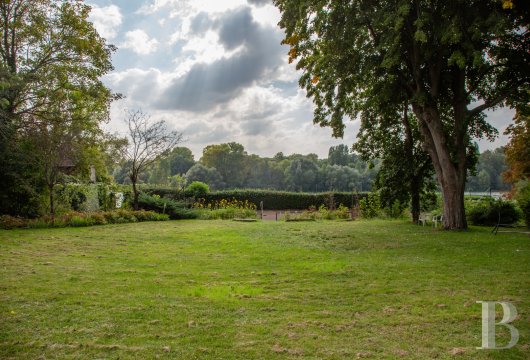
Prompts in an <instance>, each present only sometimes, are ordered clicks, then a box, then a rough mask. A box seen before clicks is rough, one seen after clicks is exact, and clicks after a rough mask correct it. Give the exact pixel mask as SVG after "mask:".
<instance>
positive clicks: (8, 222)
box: [0, 215, 27, 230]
mask: <svg viewBox="0 0 530 360" xmlns="http://www.w3.org/2000/svg"><path fill="white" fill-rule="evenodd" d="M26 226H27V221H26V220H24V219H23V218H20V217H16V216H10V215H1V216H0V229H5V230H10V229H18V228H23V227H26Z"/></svg>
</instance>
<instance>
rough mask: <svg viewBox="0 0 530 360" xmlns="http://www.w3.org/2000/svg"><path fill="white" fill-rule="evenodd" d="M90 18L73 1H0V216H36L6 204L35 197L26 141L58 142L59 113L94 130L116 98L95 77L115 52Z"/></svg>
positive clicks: (33, 164) (35, 166)
mask: <svg viewBox="0 0 530 360" xmlns="http://www.w3.org/2000/svg"><path fill="white" fill-rule="evenodd" d="M89 12H90V7H89V6H87V5H85V4H83V2H82V1H77V0H64V1H59V0H5V1H0V143H1V144H2V154H3V155H4V156H1V157H0V175H1V176H2V178H3V180H4V183H5V184H9V185H7V186H4V187H2V188H0V199H1V203H0V206H1V209H0V211H7V212H11V213H17V214H20V215H36V214H34V213H33V212H31V213H30V212H28V211H25V210H24V211H20V210H21V209H19V210H17V209H14V208H13V207H11V206H9V205H7V204H8V203H15V202H18V203H22V202H24V201H27V200H30V199H28V198H27V196H26V198H25V199H23V198H22V197H21V194H26V195H27V194H30V193H32V192H40V190H41V189H40V188H38V186H39V185H38V184H39V182H38V181H35V179H36V178H40V176H39V175H38V174H37V172H38V170H37V171H35V170H36V169H38V168H39V164H38V163H36V162H35V158H34V156H33V155H34V154H35V151H33V150H32V149H35V146H34V144H32V143H31V142H32V141H37V139H39V141H44V138H46V137H48V140H51V139H52V138H53V139H55V140H57V141H59V139H58V134H60V133H62V134H64V133H65V132H64V131H62V130H61V127H62V126H63V125H64V127H68V125H67V124H63V123H62V122H63V121H65V117H64V116H57V109H58V108H60V107H62V108H63V109H73V108H75V112H76V114H75V116H76V117H77V118H83V119H88V118H91V119H96V123H97V122H98V121H101V120H103V119H105V118H108V108H109V106H110V102H111V101H112V100H113V99H114V98H116V97H117V96H115V95H113V94H111V92H110V90H109V89H108V88H106V87H105V86H104V85H103V83H102V82H101V80H100V77H101V76H103V75H105V74H106V73H108V72H109V71H111V70H112V64H111V61H110V57H111V54H112V52H113V51H114V49H115V47H113V46H112V45H107V44H106V42H105V40H104V39H103V38H101V37H100V36H99V35H98V33H97V32H96V30H95V29H94V26H93V24H92V23H91V22H90V21H88V16H89ZM89 123H90V125H89V126H92V125H93V124H94V122H92V121H90V122H89ZM95 126H96V127H97V124H96V125H95ZM39 129H40V130H39ZM52 129H53V136H52V137H49V136H48V135H52V133H50V132H49V131H50V130H52ZM30 135H31V136H30ZM55 140H54V141H53V142H54V143H57V141H55ZM40 170H42V168H41V169H40ZM17 189H23V191H18V190H17ZM30 189H31V191H30ZM6 205H7V206H6Z"/></svg>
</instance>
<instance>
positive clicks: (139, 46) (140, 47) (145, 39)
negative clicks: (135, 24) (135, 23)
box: [121, 29, 158, 55]
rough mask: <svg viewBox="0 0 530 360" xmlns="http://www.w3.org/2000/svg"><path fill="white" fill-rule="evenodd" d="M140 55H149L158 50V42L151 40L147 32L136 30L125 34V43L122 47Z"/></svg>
mask: <svg viewBox="0 0 530 360" xmlns="http://www.w3.org/2000/svg"><path fill="white" fill-rule="evenodd" d="M121 47H123V48H125V49H131V50H132V51H134V52H135V53H137V54H139V55H148V54H150V53H152V52H154V51H156V49H157V48H158V41H157V40H156V39H151V38H150V37H149V35H147V34H146V33H145V31H143V30H140V29H136V30H133V31H128V32H126V33H125V42H124V43H123V44H122V45H121Z"/></svg>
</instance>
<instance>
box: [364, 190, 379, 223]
mask: <svg viewBox="0 0 530 360" xmlns="http://www.w3.org/2000/svg"><path fill="white" fill-rule="evenodd" d="M359 209H360V210H361V216H362V217H363V218H365V219H373V218H376V217H378V216H379V215H381V200H380V199H379V194H378V193H370V194H368V196H367V197H365V198H363V199H361V200H360V201H359Z"/></svg>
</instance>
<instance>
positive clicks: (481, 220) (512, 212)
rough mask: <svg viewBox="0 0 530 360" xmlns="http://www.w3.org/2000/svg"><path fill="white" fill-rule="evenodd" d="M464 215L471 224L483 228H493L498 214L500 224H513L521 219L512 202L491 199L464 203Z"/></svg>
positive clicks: (497, 220)
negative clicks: (465, 214)
mask: <svg viewBox="0 0 530 360" xmlns="http://www.w3.org/2000/svg"><path fill="white" fill-rule="evenodd" d="M466 213H467V218H468V220H469V221H470V222H471V224H473V225H483V226H495V225H496V224H497V223H498V222H499V214H500V221H501V223H502V224H514V223H517V221H519V219H520V218H521V214H520V212H519V211H517V208H516V207H515V204H514V203H513V202H511V201H504V200H502V199H498V200H494V199H492V198H486V199H481V200H468V201H466Z"/></svg>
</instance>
